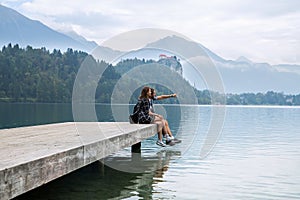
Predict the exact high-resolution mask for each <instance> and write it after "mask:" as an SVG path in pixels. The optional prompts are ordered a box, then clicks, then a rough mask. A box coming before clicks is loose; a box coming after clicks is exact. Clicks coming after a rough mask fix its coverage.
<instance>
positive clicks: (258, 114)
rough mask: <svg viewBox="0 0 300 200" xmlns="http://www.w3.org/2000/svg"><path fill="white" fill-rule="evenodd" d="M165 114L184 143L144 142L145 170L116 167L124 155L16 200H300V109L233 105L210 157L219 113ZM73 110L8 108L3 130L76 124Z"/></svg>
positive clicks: (171, 110)
mask: <svg viewBox="0 0 300 200" xmlns="http://www.w3.org/2000/svg"><path fill="white" fill-rule="evenodd" d="M158 108H159V107H158ZM161 108H162V109H161V110H162V112H163V114H164V115H165V116H167V119H168V121H169V123H170V127H171V129H172V132H173V133H174V134H177V137H179V138H180V139H182V143H181V144H178V145H175V146H172V147H166V148H163V147H158V146H157V145H155V140H156V137H153V138H150V139H147V140H145V141H144V142H143V143H142V157H147V156H149V157H153V159H152V160H151V162H149V163H148V165H147V167H146V168H145V170H144V171H142V172H139V173H130V172H127V171H126V170H117V169H116V168H117V167H118V166H116V165H115V164H116V163H121V164H120V166H121V165H123V166H124V165H126V163H128V164H130V162H129V160H131V159H132V158H131V153H130V150H129V149H125V150H122V151H120V152H118V153H117V154H115V155H112V156H110V157H109V158H107V159H105V160H104V161H102V162H100V161H99V162H96V163H94V164H92V165H89V166H87V167H85V168H82V169H80V170H78V171H76V172H73V173H71V174H69V175H66V176H64V177H62V178H60V179H58V180H55V181H53V182H51V183H49V184H46V185H44V186H42V187H40V188H38V189H36V190H33V191H31V192H28V193H27V194H25V195H21V196H19V197H18V198H17V199H53V200H54V199H56V200H57V199H63V200H65V199H72V200H73V199H300V170H299V169H300V123H299V122H300V107H249V106H248V107H242V106H241V107H238V106H231V107H226V115H225V121H224V124H223V128H222V132H221V134H220V135H218V140H217V141H216V144H215V146H214V148H213V149H212V151H211V152H210V154H208V156H206V157H205V158H201V157H200V151H201V149H202V148H203V143H204V142H205V139H206V138H207V132H208V131H209V129H210V125H211V124H212V119H211V116H212V107H210V106H183V107H180V109H179V106H163V107H161ZM71 109H72V106H71V105H69V104H3V103H2V104H0V111H1V116H0V119H1V121H0V122H1V124H0V127H1V128H9V127H17V126H27V125H34V124H43V123H53V122H64V121H72V110H71ZM195 110H196V111H197V112H195ZM96 111H97V114H98V112H101V114H99V116H102V118H99V121H114V118H113V116H112V112H110V106H108V105H97V106H96ZM158 111H159V109H158ZM191 113H193V114H191ZM195 113H196V114H195ZM183 128H184V129H183ZM195 130H196V132H195ZM127 161H128V162H127ZM103 162H104V163H106V164H107V165H108V166H106V165H104V164H103Z"/></svg>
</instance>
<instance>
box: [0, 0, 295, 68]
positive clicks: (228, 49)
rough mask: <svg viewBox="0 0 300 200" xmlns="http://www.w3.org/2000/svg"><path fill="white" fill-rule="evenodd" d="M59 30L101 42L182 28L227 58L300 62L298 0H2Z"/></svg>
mask: <svg viewBox="0 0 300 200" xmlns="http://www.w3.org/2000/svg"><path fill="white" fill-rule="evenodd" d="M0 2H1V3H3V4H4V3H5V4H6V5H11V7H12V8H14V9H16V10H17V11H19V12H21V13H22V14H24V15H26V16H28V17H30V18H32V19H36V20H40V21H42V22H43V23H44V24H46V25H48V26H50V27H52V28H54V29H71V30H74V31H76V32H77V33H79V34H81V35H83V36H84V37H86V38H87V39H90V40H95V41H97V42H98V43H99V44H101V43H102V42H103V41H105V40H107V39H109V38H110V37H112V36H115V35H117V34H120V33H123V32H126V31H131V30H134V29H139V28H162V29H169V30H173V31H176V32H179V33H181V34H183V35H186V36H187V37H189V38H191V39H193V40H195V41H197V42H199V43H201V44H203V45H204V46H206V47H207V48H209V49H211V50H212V51H214V52H216V53H217V54H219V55H220V56H222V57H224V58H225V59H235V58H238V57H239V56H241V55H243V56H246V57H248V58H250V59H251V60H253V61H255V62H270V63H271V64H278V63H281V62H286V63H300V51H299V47H300V43H299V41H300V38H299V35H300V34H299V30H300V27H299V24H300V23H299V22H300V9H299V8H300V1H298V0H285V1H279V0H277V1H276V0H275V1H274V0H265V1H259V0H245V1H240V0H227V1H223V0H210V1H197V0H185V1H184V2H182V1H178V2H177V1H174V0H173V1H171V0H166V1H158V0H152V1H142V2H141V1H138V0H121V1H120V0H110V1H98V0H89V1H87V2H86V1H84V0H76V1H68V0H60V1H58V0H32V1H18V2H16V1H13V0H9V1H7V0H6V1H0Z"/></svg>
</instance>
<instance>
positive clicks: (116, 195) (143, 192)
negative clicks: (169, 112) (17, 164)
mask: <svg viewBox="0 0 300 200" xmlns="http://www.w3.org/2000/svg"><path fill="white" fill-rule="evenodd" d="M180 154H181V153H180V152H179V151H170V150H163V151H160V152H158V153H156V155H155V156H152V157H147V158H146V159H145V158H143V157H141V156H139V155H138V154H136V153H135V154H134V156H132V157H115V156H110V157H107V158H105V160H102V162H100V161H98V162H95V163H93V164H90V165H88V166H86V167H84V168H82V169H79V170H77V171H75V172H73V173H71V174H69V175H66V176H64V177H61V178H59V179H57V180H54V181H52V182H50V183H48V184H46V185H44V186H41V187H39V188H37V189H35V190H32V191H30V192H28V193H26V194H23V195H21V196H19V197H16V198H15V199H18V200H25V199H31V200H35V199H36V200H43V199H47V200H52V199H53V200H57V199H63V200H65V199H72V200H73V199H78V200H79V199H80V200H81V199H124V198H129V197H134V196H135V197H140V198H143V199H152V195H153V186H154V185H155V184H157V183H158V182H162V181H163V175H164V173H165V172H166V171H167V170H168V165H169V162H170V161H171V160H172V159H175V158H176V157H177V158H178V156H180ZM117 162H120V163H121V165H122V164H123V165H125V164H126V165H127V166H131V167H133V166H134V165H136V164H137V163H140V166H142V167H143V169H145V171H144V172H141V173H131V172H125V171H120V170H116V169H114V168H111V167H109V165H111V163H117ZM103 163H106V164H107V165H104V164H103Z"/></svg>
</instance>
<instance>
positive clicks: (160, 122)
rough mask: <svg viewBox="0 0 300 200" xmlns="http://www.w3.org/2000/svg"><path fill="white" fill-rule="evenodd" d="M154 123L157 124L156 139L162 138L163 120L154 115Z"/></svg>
mask: <svg viewBox="0 0 300 200" xmlns="http://www.w3.org/2000/svg"><path fill="white" fill-rule="evenodd" d="M153 123H154V124H157V130H158V139H159V140H162V132H163V129H164V127H165V126H164V121H163V120H162V119H161V118H159V117H155V118H154V122H153Z"/></svg>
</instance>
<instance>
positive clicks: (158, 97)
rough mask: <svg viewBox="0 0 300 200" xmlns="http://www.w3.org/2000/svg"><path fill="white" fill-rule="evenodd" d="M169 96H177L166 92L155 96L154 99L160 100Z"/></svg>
mask: <svg viewBox="0 0 300 200" xmlns="http://www.w3.org/2000/svg"><path fill="white" fill-rule="evenodd" d="M171 97H177V94H168V95H165V94H163V95H160V96H157V97H156V99H157V100H161V99H168V98H171Z"/></svg>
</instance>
